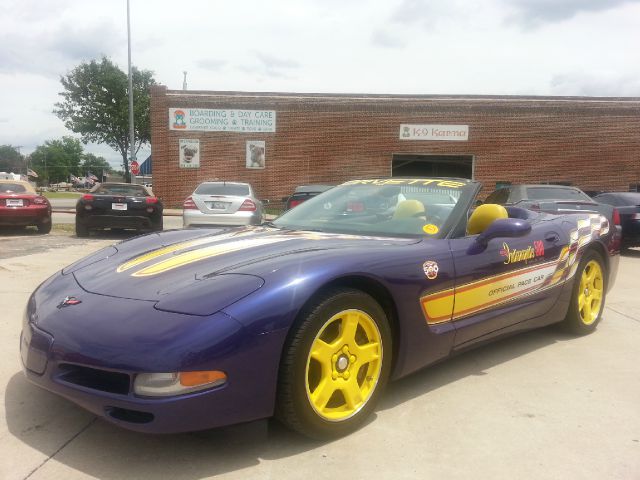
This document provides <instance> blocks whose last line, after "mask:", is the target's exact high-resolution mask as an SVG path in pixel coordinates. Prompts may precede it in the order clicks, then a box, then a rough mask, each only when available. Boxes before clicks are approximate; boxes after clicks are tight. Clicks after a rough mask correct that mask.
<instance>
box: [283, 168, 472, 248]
mask: <svg viewBox="0 0 640 480" xmlns="http://www.w3.org/2000/svg"><path fill="white" fill-rule="evenodd" d="M466 185H467V184H466V183H464V182H460V181H453V180H444V179H441V180H431V179H390V180H354V181H351V182H347V183H345V184H343V185H340V186H338V187H335V188H332V189H331V190H329V191H327V192H325V193H322V194H321V195H318V196H317V197H314V198H312V199H310V200H307V201H306V202H305V203H303V204H301V205H299V206H297V207H296V208H294V209H292V210H289V211H288V212H287V213H285V214H284V215H282V216H281V217H280V218H278V219H277V220H275V221H274V222H273V224H274V225H275V226H276V227H279V228H286V229H293V230H315V231H322V232H337V233H338V232H339V233H354V234H371V235H387V236H407V235H409V236H414V235H425V234H428V235H436V234H438V232H440V229H441V228H442V226H443V225H445V223H446V222H447V220H448V219H449V217H450V216H451V214H452V212H453V210H454V208H455V207H456V205H457V204H458V201H459V200H460V197H461V194H462V192H463V191H464V187H465V186H466Z"/></svg>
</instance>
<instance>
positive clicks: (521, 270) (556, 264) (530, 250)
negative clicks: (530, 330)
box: [450, 222, 568, 346]
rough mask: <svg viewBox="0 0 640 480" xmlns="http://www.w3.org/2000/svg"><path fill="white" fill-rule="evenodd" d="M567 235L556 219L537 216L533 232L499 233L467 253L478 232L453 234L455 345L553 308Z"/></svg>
mask: <svg viewBox="0 0 640 480" xmlns="http://www.w3.org/2000/svg"><path fill="white" fill-rule="evenodd" d="M564 236H565V234H564V233H563V232H562V230H561V229H559V228H555V225H553V223H551V222H538V223H536V224H533V225H532V230H531V232H530V234H528V235H526V236H524V237H521V238H495V239H493V240H491V241H490V242H489V244H488V245H487V248H486V249H485V250H484V251H483V252H481V253H475V254H469V253H468V250H469V247H470V246H471V245H473V244H474V242H475V240H476V238H477V236H475V235H474V236H469V237H464V238H459V239H452V240H450V247H451V251H452V254H453V259H454V266H455V270H456V287H455V293H454V311H453V321H454V323H455V327H456V338H455V345H456V346H457V345H461V344H464V343H466V342H468V341H470V340H473V339H474V338H478V337H480V336H483V335H486V334H489V333H491V332H494V331H498V330H500V329H502V328H505V327H508V326H511V325H514V324H516V323H519V322H522V321H526V320H528V319H530V318H534V317H537V316H539V315H543V314H545V313H546V312H547V311H549V309H550V308H551V307H552V306H553V305H554V303H555V301H556V300H557V298H558V295H559V293H560V289H559V288H557V287H558V285H559V284H560V283H561V281H562V278H563V277H562V276H561V275H559V274H558V270H559V268H560V260H561V258H560V257H561V253H563V251H564V252H565V253H566V249H564V250H563V246H565V245H567V243H568V242H567V240H568V239H566V238H564ZM565 253H563V255H564V254H565Z"/></svg>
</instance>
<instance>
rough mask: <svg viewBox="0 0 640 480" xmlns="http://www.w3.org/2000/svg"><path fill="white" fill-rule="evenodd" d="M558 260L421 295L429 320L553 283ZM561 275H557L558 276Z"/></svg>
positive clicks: (439, 319) (479, 308)
mask: <svg viewBox="0 0 640 480" xmlns="http://www.w3.org/2000/svg"><path fill="white" fill-rule="evenodd" d="M557 266H558V262H557V261H553V262H546V263H541V264H538V265H533V266H529V267H525V268H521V269H519V270H516V271H513V272H506V273H503V274H500V275H494V276H492V277H489V278H484V279H482V280H478V281H476V282H472V283H468V284H466V285H462V286H460V287H458V288H456V289H453V288H450V289H447V290H444V291H441V292H437V293H434V294H431V295H426V296H424V297H422V298H421V299H420V303H421V305H422V311H423V313H424V315H425V318H426V319H427V323H429V324H437V323H442V322H447V321H450V320H458V319H460V318H463V317H466V316H468V315H471V314H473V313H478V312H480V311H482V310H486V309H488V308H490V307H493V306H496V305H499V304H501V303H505V302H508V301H509V300H512V299H515V298H517V297H521V296H525V295H528V294H531V293H533V292H534V291H541V290H544V289H545V288H547V287H549V286H551V282H549V281H548V280H549V279H550V278H553V275H554V274H555V273H556V269H557ZM559 278H560V277H558V279H559Z"/></svg>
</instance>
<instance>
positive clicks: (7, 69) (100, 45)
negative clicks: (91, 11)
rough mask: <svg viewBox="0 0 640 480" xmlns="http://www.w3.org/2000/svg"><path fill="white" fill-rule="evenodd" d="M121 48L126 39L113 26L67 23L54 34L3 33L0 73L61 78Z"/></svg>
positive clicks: (109, 24)
mask: <svg viewBox="0 0 640 480" xmlns="http://www.w3.org/2000/svg"><path fill="white" fill-rule="evenodd" d="M105 39H109V40H108V41H105ZM118 44H121V45H122V44H126V39H125V38H123V36H122V34H121V33H120V32H119V31H118V29H117V28H116V27H115V26H114V25H113V24H112V23H109V22H103V23H99V24H96V25H88V26H87V25H81V26H76V25H73V24H69V23H65V24H61V25H59V26H58V27H56V28H55V29H54V30H49V31H46V30H44V31H38V32H34V31H33V30H32V29H26V30H22V31H18V32H16V31H15V30H13V31H12V30H3V31H2V33H0V45H1V46H2V47H1V48H0V73H10V74H18V73H31V74H38V75H44V76H53V75H60V74H61V73H63V72H64V70H65V69H66V68H68V66H70V65H74V64H76V63H79V62H81V61H85V60H91V59H94V58H98V57H100V56H101V55H107V56H109V55H110V54H112V53H113V52H114V51H115V46H116V45H118Z"/></svg>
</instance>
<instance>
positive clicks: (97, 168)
mask: <svg viewBox="0 0 640 480" xmlns="http://www.w3.org/2000/svg"><path fill="white" fill-rule="evenodd" d="M80 170H81V173H84V174H85V175H86V174H87V173H88V172H91V173H93V174H94V175H96V176H97V177H102V176H103V175H106V174H107V173H108V174H113V173H114V170H113V168H112V167H111V165H110V164H109V162H107V161H106V160H105V159H104V157H98V156H96V155H94V154H93V153H85V154H83V155H82V165H80ZM103 180H104V179H103V178H100V181H101V182H102V181H103Z"/></svg>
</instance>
